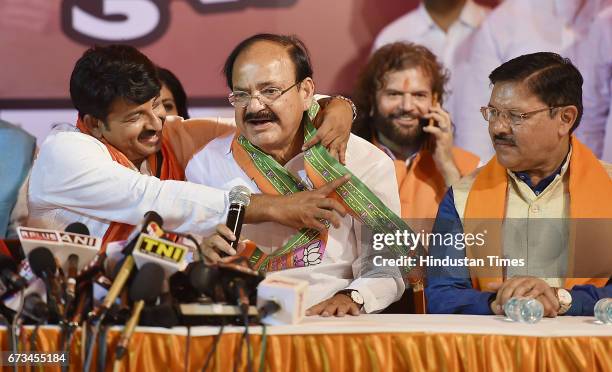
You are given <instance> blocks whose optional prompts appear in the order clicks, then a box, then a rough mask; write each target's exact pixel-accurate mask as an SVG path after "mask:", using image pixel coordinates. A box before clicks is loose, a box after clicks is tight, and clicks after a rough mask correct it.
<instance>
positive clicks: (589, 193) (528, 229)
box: [425, 52, 612, 317]
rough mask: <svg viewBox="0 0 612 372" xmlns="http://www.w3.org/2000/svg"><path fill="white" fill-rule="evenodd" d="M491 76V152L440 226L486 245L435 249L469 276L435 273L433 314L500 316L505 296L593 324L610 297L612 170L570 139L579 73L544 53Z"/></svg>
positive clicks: (446, 205) (461, 185) (430, 295)
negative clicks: (475, 235) (524, 298)
mask: <svg viewBox="0 0 612 372" xmlns="http://www.w3.org/2000/svg"><path fill="white" fill-rule="evenodd" d="M489 79H490V80H491V84H493V91H492V93H491V97H490V100H489V104H488V105H487V106H486V107H483V108H482V109H481V111H482V114H483V116H484V118H485V120H486V121H487V122H488V123H489V133H490V136H491V140H492V142H493V146H494V148H495V153H496V155H495V157H494V158H493V159H492V160H491V161H489V162H488V163H487V164H486V165H485V166H484V167H482V168H480V169H479V170H477V171H476V172H474V173H472V174H471V175H469V176H467V177H465V178H463V179H462V180H461V181H459V182H458V183H456V184H454V185H453V187H452V188H451V189H450V190H449V191H448V192H447V194H446V196H445V197H444V200H443V201H442V203H441V205H440V209H439V212H438V216H437V219H436V223H435V226H434V233H442V234H444V233H453V234H458V233H479V234H483V235H482V236H481V239H482V241H481V242H480V243H477V244H472V246H469V245H468V246H467V248H466V249H465V250H464V249H463V248H464V247H465V245H463V243H462V244H461V246H460V245H455V246H453V245H450V244H449V245H444V244H439V245H434V246H433V247H430V250H429V253H430V255H431V256H432V257H433V258H438V259H440V258H446V257H448V258H451V259H452V261H451V262H466V264H467V265H469V266H470V267H469V268H466V267H465V266H460V265H455V267H448V266H447V267H444V268H442V269H440V268H436V269H434V268H431V267H430V269H429V270H428V284H427V287H426V289H425V293H426V295H427V299H428V309H429V311H430V312H432V313H461V314H502V313H503V306H504V305H505V303H506V302H507V301H508V300H509V299H510V298H512V297H516V296H529V297H533V298H536V299H538V300H539V301H540V302H541V303H542V304H543V306H544V315H545V316H549V317H554V316H557V315H592V314H593V306H594V304H595V302H596V301H597V300H599V299H600V298H604V297H612V284H610V281H609V278H610V274H611V271H612V260H611V255H610V249H609V241H610V240H609V238H610V236H609V235H610V228H609V224H610V218H611V217H612V203H611V202H610V201H611V200H612V181H611V179H610V177H612V165H610V164H608V163H605V162H602V161H599V160H597V159H596V157H595V156H594V155H593V153H592V152H591V151H590V150H589V149H588V148H587V147H586V146H585V145H583V144H582V143H581V142H579V141H578V140H577V139H576V137H575V136H574V135H572V133H573V132H574V131H575V129H576V127H577V126H578V124H579V123H580V118H581V116H582V81H583V80H582V76H581V75H580V72H579V71H578V70H577V69H576V68H575V67H574V66H573V65H572V64H571V62H570V61H569V60H568V59H563V58H561V57H560V56H559V55H557V54H554V53H544V52H542V53H534V54H527V55H523V56H520V57H517V58H515V59H512V60H510V61H508V62H506V63H504V64H502V65H501V66H499V67H498V68H496V69H495V70H494V71H493V72H492V73H491V74H490V75H489ZM606 224H607V228H606ZM483 226H484V227H483ZM465 236H466V237H465V239H466V241H467V234H466V235H465ZM594 237H596V238H597V239H593V238H594ZM602 237H603V239H600V238H602ZM490 257H493V259H491V258H490ZM500 258H502V259H500ZM479 262H480V263H479ZM451 265H453V264H452V263H451Z"/></svg>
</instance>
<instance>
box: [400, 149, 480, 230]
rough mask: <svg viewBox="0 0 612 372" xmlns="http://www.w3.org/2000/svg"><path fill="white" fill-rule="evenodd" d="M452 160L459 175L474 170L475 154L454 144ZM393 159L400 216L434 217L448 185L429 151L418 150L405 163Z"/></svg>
mask: <svg viewBox="0 0 612 372" xmlns="http://www.w3.org/2000/svg"><path fill="white" fill-rule="evenodd" d="M453 160H454V162H455V165H456V166H457V169H458V170H459V173H460V174H461V176H465V175H467V174H469V173H471V172H472V171H474V170H475V169H476V167H477V166H478V162H479V158H478V157H477V156H476V155H474V154H472V153H470V152H467V151H464V150H462V149H460V148H457V147H453ZM393 163H394V164H395V174H396V176H397V184H398V188H399V194H400V201H401V203H402V218H410V219H416V218H418V219H434V218H436V214H437V213H438V206H439V205H440V202H441V201H442V198H443V197H444V194H446V191H447V190H448V187H447V186H446V183H445V181H444V177H442V174H440V172H439V171H438V168H437V167H436V164H435V162H434V159H433V156H432V154H431V152H429V151H428V150H421V151H419V152H418V154H417V155H416V156H415V158H414V159H413V160H412V162H411V164H410V166H409V167H407V166H406V162H405V161H403V160H394V162H393ZM429 230H430V229H429ZM429 230H428V231H429Z"/></svg>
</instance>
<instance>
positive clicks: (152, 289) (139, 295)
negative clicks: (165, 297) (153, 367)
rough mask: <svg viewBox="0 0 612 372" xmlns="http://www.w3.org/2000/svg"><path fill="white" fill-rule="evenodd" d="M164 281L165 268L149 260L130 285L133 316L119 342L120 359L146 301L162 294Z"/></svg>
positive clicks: (118, 358)
mask: <svg viewBox="0 0 612 372" xmlns="http://www.w3.org/2000/svg"><path fill="white" fill-rule="evenodd" d="M163 282H164V270H163V269H162V267H161V266H159V265H157V264H155V263H152V262H149V263H146V264H144V265H143V266H142V267H141V268H140V270H139V271H138V274H136V277H135V278H134V281H133V282H132V285H131V286H130V299H131V300H132V301H133V302H134V309H133V311H132V316H131V317H130V319H129V320H128V322H127V323H126V324H125V327H124V328H123V333H122V334H121V338H120V339H119V343H118V344H117V349H116V354H115V358H116V360H120V359H121V358H123V356H124V355H125V352H126V350H127V346H128V343H129V342H130V338H131V337H132V334H133V333H134V328H136V325H137V324H138V320H139V319H140V313H141V312H142V309H143V308H144V305H145V302H146V301H154V300H155V299H156V298H157V297H159V295H160V294H161V289H162V285H163Z"/></svg>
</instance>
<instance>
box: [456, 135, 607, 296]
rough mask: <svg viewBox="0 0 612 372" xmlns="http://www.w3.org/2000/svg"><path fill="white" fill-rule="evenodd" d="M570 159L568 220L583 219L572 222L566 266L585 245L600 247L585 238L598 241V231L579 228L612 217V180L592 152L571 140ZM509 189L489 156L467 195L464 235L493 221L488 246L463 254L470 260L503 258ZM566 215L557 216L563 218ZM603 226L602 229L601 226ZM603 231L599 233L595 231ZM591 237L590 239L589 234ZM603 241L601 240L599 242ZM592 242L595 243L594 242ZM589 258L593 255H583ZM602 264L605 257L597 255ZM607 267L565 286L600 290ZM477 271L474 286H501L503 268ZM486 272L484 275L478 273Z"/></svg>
mask: <svg viewBox="0 0 612 372" xmlns="http://www.w3.org/2000/svg"><path fill="white" fill-rule="evenodd" d="M571 146H572V155H571V158H570V164H569V200H570V205H569V214H570V215H569V217H570V218H571V219H572V220H573V221H571V223H572V224H574V221H575V220H580V219H582V220H584V221H586V222H584V223H582V224H580V223H579V224H578V225H576V224H574V225H572V226H571V227H570V236H569V241H570V254H569V255H568V258H569V260H570V262H569V263H568V267H569V268H573V267H574V264H575V261H576V260H577V259H581V258H580V256H582V259H584V257H585V256H590V253H589V252H588V251H587V249H588V248H589V247H592V246H598V245H599V244H601V242H599V243H595V244H589V243H588V242H589V239H594V238H593V236H592V233H596V235H597V238H598V239H599V240H600V241H602V240H601V238H600V236H601V233H604V234H608V235H609V232H601V231H599V232H597V231H595V230H597V228H596V226H597V225H595V229H594V228H593V226H591V228H590V229H583V230H582V231H580V228H584V227H588V225H589V224H591V225H594V223H593V222H592V220H593V219H606V220H609V219H612V180H610V176H609V175H608V173H607V172H606V170H605V169H604V167H603V166H602V165H601V163H600V162H599V160H598V159H597V158H596V157H595V155H593V153H592V152H591V151H590V150H589V149H588V148H587V147H586V146H585V145H584V144H582V143H581V142H580V141H579V140H578V139H576V138H575V137H574V136H572V137H571ZM507 189H508V175H507V170H506V169H505V168H504V167H502V166H501V165H500V164H499V162H498V161H497V157H496V156H495V157H493V159H491V160H490V161H489V162H488V163H487V164H486V165H485V166H484V167H483V169H482V170H481V171H480V173H478V175H477V176H476V178H475V180H474V184H473V185H472V187H471V189H470V191H469V194H468V197H467V203H466V207H465V212H464V216H463V217H464V219H465V223H464V227H465V229H464V230H465V232H466V233H469V232H476V231H479V230H478V228H477V227H476V226H475V225H478V224H481V222H482V220H483V219H491V221H490V222H488V223H487V230H488V236H487V241H488V242H487V244H486V247H485V248H483V247H476V248H474V249H471V248H468V249H467V255H468V257H471V258H479V257H480V258H482V257H486V256H489V255H493V256H501V250H502V247H501V241H502V221H503V219H504V218H505V215H506V200H507V197H506V193H507ZM562 217H564V216H559V218H562ZM600 226H601V225H600ZM599 230H601V229H599ZM589 235H590V236H589ZM603 241H605V240H603ZM592 242H594V240H592ZM586 258H587V259H592V257H586ZM601 258H602V259H604V260H605V258H603V257H601ZM610 269H612V268H608V270H607V271H608V273H607V275H601V276H600V277H598V278H584V277H568V278H567V279H566V281H565V287H566V288H567V289H571V288H572V287H573V286H575V285H583V284H593V285H595V286H598V287H603V286H604V285H606V282H607V281H608V278H609V276H610V274H612V272H610ZM484 270H485V271H481V275H478V276H476V275H474V271H475V270H472V282H473V285H474V288H487V285H488V283H491V282H500V281H501V280H502V277H503V274H502V272H501V268H497V267H496V268H491V267H487V268H485V269H484ZM482 273H486V274H482Z"/></svg>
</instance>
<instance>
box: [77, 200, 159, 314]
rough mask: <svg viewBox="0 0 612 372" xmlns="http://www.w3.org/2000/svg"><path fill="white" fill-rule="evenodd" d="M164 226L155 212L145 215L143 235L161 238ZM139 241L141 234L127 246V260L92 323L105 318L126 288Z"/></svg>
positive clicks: (94, 311)
mask: <svg viewBox="0 0 612 372" xmlns="http://www.w3.org/2000/svg"><path fill="white" fill-rule="evenodd" d="M162 224H163V219H162V218H161V216H160V215H159V214H157V213H156V212H154V211H149V212H147V213H145V215H144V222H143V224H142V228H141V229H140V232H141V233H143V234H144V233H147V232H152V233H155V234H159V236H161V235H163V230H161V225H162ZM138 241H140V234H137V238H135V239H132V240H131V241H130V243H128V244H127V245H126V247H125V249H124V254H126V257H125V260H124V261H123V264H122V265H121V267H120V268H119V271H118V273H117V275H116V276H115V280H114V282H113V285H112V286H111V287H110V289H109V290H108V294H107V295H106V297H105V298H104V301H103V302H102V305H101V306H99V307H97V308H96V309H94V310H93V311H92V313H91V314H90V316H89V320H90V321H93V320H97V319H101V318H103V317H104V315H105V314H106V312H107V311H108V309H110V307H111V306H112V304H113V303H114V302H115V300H116V299H117V296H119V293H120V292H121V290H122V289H123V287H124V286H125V283H126V282H127V280H128V278H129V277H130V274H131V273H132V270H133V269H134V257H133V255H132V252H133V250H134V247H135V246H136V244H137V242H138Z"/></svg>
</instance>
